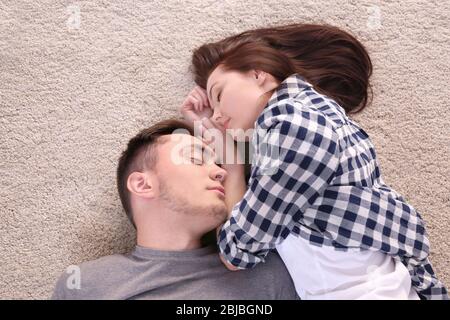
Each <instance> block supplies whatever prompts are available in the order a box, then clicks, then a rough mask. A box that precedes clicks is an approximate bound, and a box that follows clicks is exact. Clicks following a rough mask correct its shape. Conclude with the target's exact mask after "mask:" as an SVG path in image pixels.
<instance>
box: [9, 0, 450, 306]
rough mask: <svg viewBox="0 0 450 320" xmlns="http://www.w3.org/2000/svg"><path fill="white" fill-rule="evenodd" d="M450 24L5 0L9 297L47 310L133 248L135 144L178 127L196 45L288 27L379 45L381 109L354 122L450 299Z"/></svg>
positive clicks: (401, 12) (374, 8) (362, 6)
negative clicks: (127, 152)
mask: <svg viewBox="0 0 450 320" xmlns="http://www.w3.org/2000/svg"><path fill="white" fill-rule="evenodd" d="M449 16H450V2H449V1H421V0H412V1H375V0H373V1H356V0H348V1H315V0H302V1H299V0H292V1H280V0H268V1H262V0H259V1H238V0H228V1H212V0H205V1H203V0H190V1H174V0H164V1H148V2H147V1H137V0H136V1H97V0H96V1H94V0H91V1H55V0H48V1H44V0H35V1H17V0H2V1H1V3H0V111H1V113H0V136H1V142H0V185H1V187H0V199H1V203H0V246H1V251H0V252H1V253H0V298H1V299H7V298H14V299H28V298H31V299H45V298H47V297H48V296H49V295H50V294H51V292H52V289H53V285H54V282H55V280H56V278H57V277H58V275H59V274H60V273H61V272H63V271H64V270H65V268H66V266H68V265H70V264H77V263H80V262H82V261H85V260H90V259H94V258H97V257H100V256H103V255H108V254H111V253H116V252H124V251H126V250H128V249H129V248H130V247H132V245H133V239H134V233H133V231H132V228H131V227H130V225H129V224H128V223H127V221H126V219H125V217H124V214H123V212H122V209H121V206H120V202H119V199H118V195H117V192H116V188H115V169H116V161H117V158H118V155H119V153H120V151H121V150H122V148H123V147H124V146H125V144H126V143H127V141H128V139H129V138H130V137H131V136H132V135H134V134H135V133H136V132H137V131H138V130H139V129H140V128H142V127H144V126H147V125H150V124H152V123H154V122H155V121H158V120H162V119H164V118H166V117H170V116H174V115H176V110H177V107H178V105H179V104H180V103H181V102H182V100H183V99H184V97H185V95H186V94H187V93H188V91H189V90H190V88H191V87H192V86H193V82H192V78H191V77H190V75H189V73H188V69H187V68H188V64H189V61H190V53H191V50H192V49H193V48H194V47H196V46H199V45H200V44H201V43H203V42H206V41H208V40H216V39H219V38H221V37H223V36H226V35H229V34H231V33H235V32H238V31H243V30H245V29H249V28H254V27H259V26H267V25H269V24H277V23H287V22H315V23H330V24H334V25H338V26H340V27H342V28H344V29H346V30H349V31H351V32H353V33H354V34H355V35H356V36H357V37H359V39H360V40H362V42H363V43H365V44H366V46H367V48H368V50H369V51H370V54H371V57H372V59H373V64H374V67H375V69H374V76H373V79H372V83H373V87H374V94H375V96H374V101H373V105H372V106H371V107H369V108H368V109H367V111H365V112H364V113H362V114H361V115H359V116H357V117H355V119H356V121H357V122H359V123H360V124H361V125H362V126H363V127H364V128H365V129H366V131H367V132H368V133H369V134H370V135H371V138H372V140H373V142H374V144H375V146H376V147H377V151H378V155H379V159H380V161H381V166H382V173H383V174H384V178H385V180H386V182H387V183H388V184H390V185H392V186H393V187H394V188H395V189H396V190H397V191H398V192H400V193H401V194H403V195H404V196H405V197H406V198H407V199H408V201H410V202H411V203H412V204H413V205H414V206H415V207H416V208H417V209H418V210H419V212H420V213H421V214H422V216H423V218H424V219H425V221H426V223H427V226H428V232H429V235H430V239H431V244H432V255H431V259H432V262H433V263H434V267H435V269H436V271H437V273H438V275H439V276H440V278H441V279H442V280H443V281H444V283H446V284H447V286H450V245H449V241H450V240H449V239H450V230H449V222H450V216H449V213H450V209H449V206H450V181H449V178H450V161H449V155H450V141H449V137H450V129H449V127H450V103H449V97H450V88H449V84H450V77H449V74H450V69H449V62H450V31H449V30H450V26H449V21H450V20H449Z"/></svg>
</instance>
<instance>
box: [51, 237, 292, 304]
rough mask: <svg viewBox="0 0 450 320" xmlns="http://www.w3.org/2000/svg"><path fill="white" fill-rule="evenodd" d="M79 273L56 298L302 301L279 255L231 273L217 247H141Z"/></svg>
mask: <svg viewBox="0 0 450 320" xmlns="http://www.w3.org/2000/svg"><path fill="white" fill-rule="evenodd" d="M75 269H77V272H75V271H74V270H75ZM75 269H73V268H72V269H69V270H68V272H64V273H63V274H62V275H61V277H60V278H59V280H58V282H57V284H56V288H55V291H54V293H53V296H52V299H102V300H103V299H107V300H109V299H120V300H122V299H168V300H171V299H186V300H190V299H198V300H202V299H203V300H206V299H208V300H209V299H211V300H216V299H220V300H227V299H236V300H245V299H254V300H262V299H267V300H272V299H284V300H293V299H298V296H297V294H296V292H295V288H294V284H293V282H292V280H291V278H290V276H289V273H288V271H287V269H286V267H285V266H284V264H283V262H282V261H281V259H280V257H279V256H278V254H277V253H276V252H271V253H269V254H268V256H267V258H266V262H265V263H260V264H258V265H257V266H255V267H254V268H253V269H250V270H240V271H229V270H227V269H226V268H225V266H224V265H223V264H222V262H221V261H220V258H219V256H218V253H217V247H216V246H214V245H211V246H207V247H203V248H200V249H195V250H189V251H159V250H153V249H149V248H144V247H140V246H136V248H135V249H134V250H133V251H132V252H130V253H129V254H116V255H111V256H106V257H102V258H99V259H97V260H94V261H88V262H85V263H82V264H81V265H79V269H78V268H75ZM75 276H79V277H78V278H77V279H78V280H79V281H78V280H77V279H76V278H74V277H75ZM77 281H78V282H77ZM77 283H78V285H77ZM68 284H69V285H68ZM77 287H79V289H78V288H77Z"/></svg>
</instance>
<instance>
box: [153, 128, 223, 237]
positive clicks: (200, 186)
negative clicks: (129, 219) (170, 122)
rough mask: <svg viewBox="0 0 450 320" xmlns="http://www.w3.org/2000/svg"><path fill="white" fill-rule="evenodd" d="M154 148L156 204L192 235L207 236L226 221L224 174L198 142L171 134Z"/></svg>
mask: <svg viewBox="0 0 450 320" xmlns="http://www.w3.org/2000/svg"><path fill="white" fill-rule="evenodd" d="M167 139H168V141H166V142H164V143H162V144H160V145H159V146H158V151H157V152H158V158H157V159H158V160H157V164H156V166H155V171H156V175H157V177H158V183H159V200H160V201H161V203H162V204H163V205H164V206H166V207H167V208H169V209H171V210H172V211H175V212H177V213H180V223H185V224H186V228H190V229H191V230H192V231H195V232H208V231H210V230H212V229H214V228H215V227H217V226H218V225H219V224H220V223H222V222H223V221H224V220H225V219H226V217H227V214H228V212H227V207H226V204H225V194H224V187H223V181H224V179H225V177H226V171H225V170H223V169H222V168H221V167H219V166H217V165H216V164H215V160H216V156H215V154H214V152H213V151H212V149H211V148H209V147H208V146H207V145H205V144H204V143H203V142H202V141H201V140H200V139H198V138H196V137H193V136H190V135H187V134H172V135H170V136H167Z"/></svg>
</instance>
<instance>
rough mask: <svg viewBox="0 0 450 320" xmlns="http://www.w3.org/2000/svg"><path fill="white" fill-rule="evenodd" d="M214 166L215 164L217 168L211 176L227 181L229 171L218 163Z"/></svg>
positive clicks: (217, 179)
mask: <svg viewBox="0 0 450 320" xmlns="http://www.w3.org/2000/svg"><path fill="white" fill-rule="evenodd" d="M214 166H215V168H214V169H213V170H212V172H211V178H212V179H213V180H216V181H220V182H223V181H225V178H226V177H227V172H226V171H225V170H224V169H222V168H221V167H219V166H217V165H214Z"/></svg>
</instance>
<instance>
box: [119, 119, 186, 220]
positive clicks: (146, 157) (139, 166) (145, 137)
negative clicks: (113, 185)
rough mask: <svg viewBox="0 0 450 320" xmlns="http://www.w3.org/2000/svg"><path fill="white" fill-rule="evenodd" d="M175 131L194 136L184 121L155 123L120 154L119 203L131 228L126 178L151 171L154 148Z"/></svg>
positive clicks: (131, 217)
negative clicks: (135, 173)
mask: <svg viewBox="0 0 450 320" xmlns="http://www.w3.org/2000/svg"><path fill="white" fill-rule="evenodd" d="M175 130H185V132H186V133H189V134H190V135H192V136H193V135H194V130H193V128H192V126H191V125H190V124H189V123H187V122H186V121H182V120H177V119H169V120H164V121H161V122H158V123H156V124H155V125H153V126H151V127H149V128H146V129H143V130H141V131H140V132H139V133H138V134H137V135H136V136H135V137H133V138H132V139H131V140H130V141H129V142H128V145H127V148H126V149H125V150H124V151H123V152H122V155H121V156H120V158H119V165H118V167H117V189H118V191H119V197H120V201H121V202H122V206H123V208H124V209H125V213H126V214H127V216H128V218H129V219H130V221H131V223H132V224H133V226H134V227H135V228H136V224H135V221H134V218H133V212H132V209H131V201H130V191H129V190H128V188H127V180H128V176H129V175H130V174H131V173H133V172H135V171H140V172H142V171H144V170H145V169H152V168H153V167H154V166H155V164H156V162H157V151H156V148H155V147H156V146H157V145H158V143H162V142H164V141H165V140H164V139H161V137H162V136H165V135H170V134H172V133H173V132H174V131H175Z"/></svg>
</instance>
